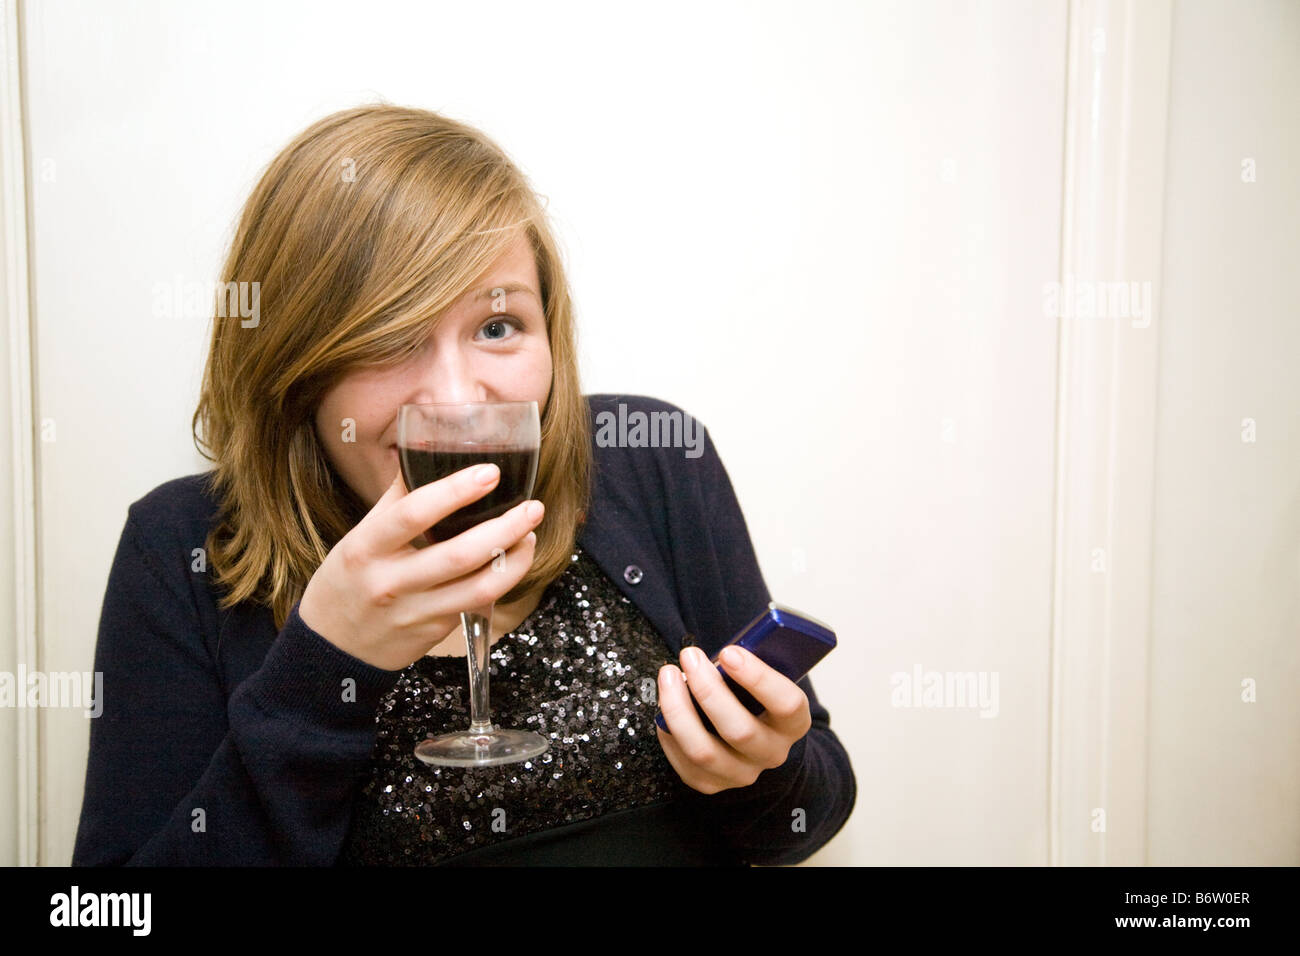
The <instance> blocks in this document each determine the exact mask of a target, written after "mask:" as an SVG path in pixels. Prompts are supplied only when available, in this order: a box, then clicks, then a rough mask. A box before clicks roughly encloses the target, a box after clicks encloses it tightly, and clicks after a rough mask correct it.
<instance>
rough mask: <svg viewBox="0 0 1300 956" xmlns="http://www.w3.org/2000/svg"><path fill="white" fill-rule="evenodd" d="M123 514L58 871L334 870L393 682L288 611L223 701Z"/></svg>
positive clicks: (165, 575) (155, 535) (183, 591)
mask: <svg viewBox="0 0 1300 956" xmlns="http://www.w3.org/2000/svg"><path fill="white" fill-rule="evenodd" d="M137 504H138V503H137ZM135 508H136V506H134V505H133V506H132V511H131V512H129V513H128V517H127V521H126V526H125V528H124V530H123V533H122V538H121V540H120V542H119V544H118V548H117V552H116V556H115V557H114V561H113V565H112V569H111V571H110V573H109V580H108V587H107V591H106V595H105V598H104V604H103V609H102V612H101V616H100V623H99V634H98V643H97V645H96V649H95V670H96V671H98V672H100V673H101V674H102V675H103V685H102V697H103V710H102V713H101V714H100V715H99V716H98V717H97V718H95V719H94V720H93V722H92V725H91V732H90V753H89V759H88V762H87V769H86V789H85V796H84V799H83V803H82V809H81V819H80V824H79V827H78V830H77V839H76V844H75V847H74V851H73V858H72V862H73V865H119V864H131V865H205V866H213V865H225V866H233V865H248V864H254V865H265V864H296V865H329V864H332V863H334V862H335V860H336V859H337V857H338V854H339V852H340V851H341V848H342V846H343V841H344V839H345V837H346V835H347V830H348V827H349V825H350V822H351V812H352V805H353V802H354V798H355V795H356V793H357V790H358V787H359V780H360V774H361V773H362V772H363V770H364V768H365V767H366V765H367V761H368V759H369V757H370V754H371V750H372V749H373V746H374V741H375V734H376V724H375V713H376V710H377V708H378V706H379V703H380V701H381V700H382V697H383V695H384V694H385V693H386V692H387V691H388V690H390V689H391V688H392V686H393V685H394V684H395V683H396V680H397V676H398V674H397V672H392V671H385V670H381V669H379V668H376V667H373V666H371V665H369V664H367V663H365V662H363V661H360V660H357V659H356V658H354V657H352V656H351V655H349V654H347V653H345V652H344V651H342V650H340V649H339V648H337V647H335V646H334V645H333V644H330V643H329V642H328V641H326V640H325V639H324V638H323V637H321V636H320V635H319V634H317V633H316V632H315V631H313V630H311V629H310V628H308V627H307V626H306V624H304V623H303V621H302V618H301V617H300V616H299V614H298V608H297V606H296V605H295V607H294V609H293V611H292V613H291V614H290V616H289V619H288V620H287V621H286V623H285V626H284V628H283V630H282V631H281V632H280V633H279V634H278V635H277V636H276V638H275V640H274V642H273V643H272V645H271V647H270V650H269V651H268V653H267V655H266V658H265V659H264V662H263V664H262V666H261V667H260V668H259V669H258V670H257V671H255V672H254V673H253V674H251V675H250V676H249V677H248V678H247V679H246V680H244V681H243V682H242V683H241V684H239V686H238V687H237V688H235V690H234V691H233V693H231V694H230V695H229V696H228V697H227V694H226V692H225V690H224V689H223V686H222V682H221V680H220V675H219V673H218V669H217V667H216V666H215V664H214V662H213V660H212V658H211V656H210V654H209V653H208V650H207V648H206V646H205V643H204V641H203V639H202V629H201V626H200V623H199V621H200V618H199V614H198V610H197V606H196V603H195V598H194V596H193V594H192V593H191V591H190V588H189V585H188V583H187V582H186V581H184V580H183V579H182V576H183V574H184V570H183V569H184V565H183V564H181V565H179V566H178V564H177V562H175V561H169V560H166V559H165V554H166V548H167V544H168V543H169V539H168V538H167V537H166V535H167V530H166V528H165V527H162V528H160V527H157V524H158V523H157V522H156V521H155V522H149V523H145V522H143V521H142V520H139V519H138V516H137V515H136V513H135ZM178 547H179V546H178ZM176 553H177V554H180V553H182V552H181V551H179V550H178V551H177V552H176ZM236 638H237V635H231V636H228V639H236Z"/></svg>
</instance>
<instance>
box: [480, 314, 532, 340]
mask: <svg viewBox="0 0 1300 956" xmlns="http://www.w3.org/2000/svg"><path fill="white" fill-rule="evenodd" d="M512 328H513V329H514V330H515V331H516V332H522V331H523V325H521V324H520V322H519V320H518V319H514V318H500V319H492V320H491V321H490V322H488V323H486V324H485V325H484V326H483V328H481V329H480V330H479V331H480V332H482V333H484V334H485V336H486V338H488V339H490V340H492V341H497V342H500V341H503V340H504V339H508V338H511V337H512V336H511V335H510V334H509V333H510V329H512Z"/></svg>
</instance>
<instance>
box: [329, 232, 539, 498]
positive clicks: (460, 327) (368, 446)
mask: <svg viewBox="0 0 1300 956" xmlns="http://www.w3.org/2000/svg"><path fill="white" fill-rule="evenodd" d="M495 289H500V290H503V291H502V292H500V293H498V294H497V295H495V296H494V295H493V290H495ZM550 393H551V348H550V341H549V339H548V338H547V334H546V317H545V314H544V313H543V311H542V300H541V286H540V283H539V282H538V279H537V264H536V262H535V260H534V258H533V252H532V248H531V246H530V245H529V243H528V240H527V238H526V237H525V236H524V235H523V234H522V233H521V234H520V236H519V238H518V240H517V241H516V242H515V245H514V246H513V248H511V249H510V250H509V251H508V252H507V253H506V254H505V255H503V256H502V257H501V258H500V259H498V260H497V261H496V262H495V263H493V265H492V268H490V269H488V271H487V272H486V273H484V274H483V276H482V277H481V279H480V281H479V282H476V283H474V285H473V287H472V288H471V289H470V290H469V291H468V292H466V293H465V294H464V295H463V296H462V297H461V298H460V299H459V300H457V301H456V302H455V303H454V304H453V305H452V307H451V308H450V309H449V310H448V311H447V312H446V314H445V315H444V316H443V317H442V320H441V321H440V322H439V323H438V326H437V328H436V329H434V330H433V331H432V332H431V333H430V335H429V339H428V341H427V342H426V343H425V345H424V347H423V348H422V349H421V350H420V351H419V352H418V353H416V354H415V355H414V356H412V357H411V358H410V359H408V360H406V361H405V362H404V363H403V364H401V365H397V366H390V367H385V368H382V369H362V370H359V371H356V372H353V373H351V374H349V375H347V376H345V377H344V378H343V379H342V380H341V381H339V382H338V383H337V384H336V385H335V386H334V387H333V388H332V389H330V391H329V392H327V393H326V395H325V397H324V399H323V400H322V401H321V404H320V407H319V408H318V409H317V410H316V433H317V435H318V436H319V438H320V442H321V445H322V447H323V448H324V449H325V453H326V454H327V455H328V456H329V459H330V462H331V463H332V464H333V465H334V468H335V469H336V470H337V471H338V473H339V474H340V475H341V476H342V477H343V480H344V481H346V482H347V483H348V485H349V486H350V487H351V488H352V490H353V491H354V492H355V493H356V494H357V496H358V497H360V498H361V499H362V500H363V501H364V502H365V503H366V507H367V508H370V507H373V506H374V504H375V502H376V501H378V500H379V499H380V497H382V496H383V493H384V491H385V490H386V489H387V488H388V486H389V485H390V484H392V482H393V478H394V476H395V475H396V474H397V470H398V463H397V411H398V409H399V408H401V406H402V405H403V404H406V403H412V404H422V403H428V402H515V401H535V402H537V408H538V411H539V412H540V411H542V410H543V409H545V408H546V399H547V397H548V396H549V395H550ZM344 419H352V421H353V422H355V425H354V426H352V427H351V428H349V427H348V426H347V425H346V423H345V422H344ZM345 438H347V439H349V440H346V441H345Z"/></svg>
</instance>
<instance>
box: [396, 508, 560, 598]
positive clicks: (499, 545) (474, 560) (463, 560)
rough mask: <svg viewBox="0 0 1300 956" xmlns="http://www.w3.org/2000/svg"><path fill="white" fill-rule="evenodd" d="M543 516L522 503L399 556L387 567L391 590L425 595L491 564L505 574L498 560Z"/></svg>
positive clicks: (543, 514) (538, 522) (537, 523)
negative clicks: (440, 584)
mask: <svg viewBox="0 0 1300 956" xmlns="http://www.w3.org/2000/svg"><path fill="white" fill-rule="evenodd" d="M545 514H546V508H545V506H544V505H543V504H542V503H541V502H540V501H537V502H532V501H524V502H521V503H519V504H518V505H516V506H515V507H513V508H511V509H510V510H509V511H507V512H506V513H505V514H503V515H498V516H497V517H495V518H492V519H491V520H488V521H483V522H480V523H479V524H477V525H475V526H474V527H472V528H470V529H468V530H467V531H462V532H461V533H460V534H458V535H456V537H454V538H451V539H450V540H448V541H440V542H439V543H438V544H435V545H430V546H429V547H427V548H420V549H418V550H416V551H414V552H413V553H410V554H405V555H402V556H400V557H399V558H398V559H397V560H395V561H393V562H391V563H390V564H389V565H388V568H389V570H388V574H389V581H390V587H391V588H392V590H393V593H394V594H412V593H415V592H418V591H424V590H427V589H428V588H429V587H430V584H431V583H432V582H439V581H446V582H455V580H456V579H457V578H462V577H465V576H467V575H471V574H473V573H474V572H476V571H478V570H479V569H480V568H482V567H483V566H484V565H485V564H487V563H488V562H492V570H494V571H495V572H497V573H501V572H502V571H504V570H507V569H506V568H505V566H504V563H503V562H502V561H501V558H502V557H503V556H504V555H505V553H506V552H507V551H509V550H510V549H511V548H513V547H514V546H515V545H517V544H518V543H519V542H520V541H522V540H523V539H524V537H525V536H526V535H527V534H528V533H529V532H530V531H532V530H533V529H534V528H536V527H537V526H538V525H539V524H540V523H541V520H542V518H543V517H544V516H545ZM525 570H527V569H525ZM521 576H522V575H521ZM506 590H509V589H508V588H507V589H506ZM502 593H504V591H503V592H502ZM475 607H477V605H475Z"/></svg>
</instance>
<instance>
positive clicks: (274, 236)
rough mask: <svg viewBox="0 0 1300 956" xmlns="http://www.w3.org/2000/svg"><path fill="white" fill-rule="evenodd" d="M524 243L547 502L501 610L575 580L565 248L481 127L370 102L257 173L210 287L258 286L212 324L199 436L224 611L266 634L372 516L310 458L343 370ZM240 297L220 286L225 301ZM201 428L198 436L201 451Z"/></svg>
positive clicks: (409, 332) (572, 368)
mask: <svg viewBox="0 0 1300 956" xmlns="http://www.w3.org/2000/svg"><path fill="white" fill-rule="evenodd" d="M521 227H522V228H523V229H524V231H525V234H526V235H527V237H528V240H529V242H530V244H531V246H532V249H533V252H534V254H535V256H536V262H537V274H538V278H539V280H540V282H541V290H540V291H541V295H542V303H543V307H544V310H545V315H546V329H547V336H548V338H549V341H550V349H551V360H552V366H553V369H554V371H553V378H552V382H551V391H550V396H549V398H548V400H547V403H546V407H545V409H543V410H542V415H541V425H542V433H541V450H540V457H539V461H538V468H537V485H536V488H535V489H534V492H533V496H534V497H535V498H538V499H540V500H541V501H542V502H543V503H544V504H545V505H546V520H545V521H543V522H542V524H541V525H540V526H539V527H538V528H537V544H536V550H535V557H534V561H533V566H532V568H531V570H529V572H528V573H527V574H526V575H525V576H524V578H523V580H522V581H520V582H519V584H518V585H516V586H515V588H514V589H513V590H512V591H510V592H509V593H508V594H506V595H504V596H503V597H502V598H501V602H500V603H509V602H510V601H513V600H515V599H517V598H518V597H520V596H522V595H523V594H524V593H526V592H528V591H530V590H532V589H533V588H534V587H535V586H538V585H541V584H545V583H549V582H551V581H553V580H554V579H555V578H556V577H558V576H559V575H560V573H561V572H562V571H563V569H564V568H565V567H566V566H567V565H568V564H569V555H570V553H571V552H572V550H573V546H574V543H575V541H576V538H577V533H578V528H579V527H580V525H581V523H582V521H583V520H584V518H585V510H586V508H587V504H588V498H589V494H590V475H591V467H592V465H591V455H592V453H591V424H590V420H589V413H588V408H587V402H586V400H585V399H584V398H583V396H582V392H581V389H580V387H579V383H578V367H577V345H576V331H575V328H574V315H573V306H572V302H571V299H570V295H569V288H568V281H567V279H566V277H565V274H564V270H563V264H562V261H561V257H560V253H559V249H558V246H557V244H556V242H555V238H554V236H553V235H552V232H551V230H550V227H549V224H548V222H547V219H546V213H545V211H544V209H543V206H542V204H541V203H540V202H539V201H538V198H537V196H536V194H535V193H534V191H533V190H532V188H531V187H530V185H529V183H528V181H527V179H526V178H525V176H524V175H523V174H522V173H521V172H520V171H519V170H518V169H517V168H516V167H515V166H514V164H513V163H512V162H511V161H510V160H509V158H508V157H507V156H506V154H505V152H504V151H503V150H502V149H501V148H500V147H499V146H497V145H496V144H495V143H494V142H492V141H491V140H490V139H488V137H486V136H485V135H484V134H483V133H481V132H480V131H478V130H476V129H474V128H472V127H470V126H466V125H464V124H462V123H459V122H457V121H455V120H452V119H448V118H446V117H444V116H440V115H439V114H437V113H432V112H429V111H427V110H419V109H408V108H403V107H397V106H391V105H386V104H385V105H378V106H362V107H357V108H354V109H348V110H343V111H341V112H338V113H334V114H333V115H331V116H327V117H325V118H324V119H322V120H320V121H318V122H316V123H314V124H313V125H312V126H310V127H308V128H307V129H306V130H304V131H303V132H302V133H301V134H300V135H299V136H298V137H297V138H296V139H294V140H293V142H291V143H290V144H289V145H288V146H287V147H286V148H285V149H284V150H283V151H282V152H281V153H280V154H279V155H278V156H276V157H275V159H273V160H272V161H271V164H270V165H269V167H268V168H267V169H266V172H265V173H264V174H263V175H262V178H261V180H260V181H259V182H258V184H257V186H256V188H254V190H253V193H252V195H251V196H250V197H249V199H248V202H247V203H246V204H245V206H244V209H243V211H242V213H241V215H240V218H239V222H238V226H237V229H236V232H235V237H234V240H233V242H232V244H231V248H230V253H229V256H228V257H227V259H226V262H225V265H224V267H223V271H222V274H221V280H220V281H221V283H222V285H223V287H224V286H225V284H226V283H240V282H248V283H252V282H258V283H259V284H260V286H259V298H258V299H257V300H256V301H257V302H258V307H259V314H258V319H257V321H256V323H255V324H253V325H252V326H251V327H246V324H247V323H246V319H241V316H240V315H239V314H238V312H239V310H234V311H235V314H234V315H232V316H230V317H228V318H225V317H222V316H225V315H226V314H227V310H225V309H218V310H217V316H218V317H216V318H214V319H213V327H212V342H211V346H210V349H209V352H208V358H207V363H206V366H205V368H204V373H203V384H202V387H201V391H200V395H199V403H198V407H197V409H196V410H195V412H194V418H193V422H192V428H193V433H194V441H195V445H196V447H198V449H199V452H200V454H202V455H203V456H204V457H205V458H207V459H209V460H210V461H212V462H214V463H215V466H214V468H213V469H212V470H211V472H209V479H208V481H209V488H210V490H211V492H212V494H213V495H214V496H215V497H216V499H217V501H218V502H219V510H218V515H217V519H216V521H214V524H213V527H212V529H211V531H210V533H209V535H208V539H207V542H206V544H207V551H208V560H209V563H210V566H211V568H212V571H213V581H214V582H215V584H216V585H217V587H218V588H219V589H220V590H221V591H222V592H223V594H222V596H221V598H220V606H221V607H222V608H228V607H231V606H233V605H235V604H238V603H240V602H242V601H246V600H253V601H255V602H257V603H260V604H263V605H266V606H268V607H270V608H271V609H272V612H273V615H274V619H275V626H276V629H277V630H279V629H280V628H282V627H283V626H284V622H285V620H286V619H287V618H288V616H289V612H290V610H291V609H292V608H293V605H294V604H295V603H296V602H297V601H298V599H299V598H301V596H302V592H303V590H304V589H305V588H306V586H307V582H308V581H309V580H310V579H311V576H312V574H313V573H314V572H315V570H316V568H317V567H319V566H320V563H321V562H322V561H323V560H324V559H325V555H326V554H327V553H328V552H329V550H330V549H331V548H332V547H333V546H334V545H335V544H336V543H337V542H338V541H339V539H340V538H342V537H343V535H345V534H346V533H347V532H348V531H349V530H351V529H352V527H353V526H354V525H355V524H356V523H357V522H358V521H359V520H360V519H361V518H362V517H363V516H364V515H365V513H366V511H367V510H368V509H367V506H366V505H365V504H364V503H363V502H362V501H361V500H360V499H359V498H358V497H357V495H356V494H355V493H354V492H353V491H352V490H351V489H350V488H349V487H348V486H347V484H346V483H345V482H344V481H343V480H342V479H341V478H340V477H339V475H338V474H337V472H336V471H335V469H334V468H333V466H332V465H331V464H330V462H329V460H328V459H327V457H326V455H325V453H324V450H323V449H322V447H321V445H320V443H319V441H318V438H317V435H316V431H315V427H314V416H315V412H316V409H317V406H318V405H319V403H320V401H321V399H322V397H323V396H324V395H325V393H326V392H327V391H328V390H329V389H330V388H331V387H332V386H333V385H334V384H335V383H336V382H337V381H339V379H340V378H342V377H343V376H344V375H346V374H347V373H348V372H350V371H352V370H355V369H358V368H362V367H375V366H382V365H385V364H389V363H397V362H400V361H402V360H403V359H404V358H406V357H409V356H410V355H412V354H414V353H415V352H416V351H417V350H418V349H419V347H420V346H421V345H422V344H423V343H424V342H426V341H427V338H428V335H429V331H430V328H431V325H430V317H431V316H440V315H441V314H442V313H443V312H444V311H445V310H446V309H447V308H448V307H449V306H451V304H452V303H453V302H455V301H456V300H457V299H459V298H460V297H461V296H462V295H463V294H464V293H465V292H466V291H467V290H468V289H469V288H470V287H471V284H472V283H473V282H475V281H476V280H477V279H478V278H479V277H480V276H481V275H482V273H483V272H484V271H486V270H487V269H488V268H489V267H490V266H491V265H492V264H493V263H494V262H495V261H496V260H497V259H499V258H500V257H501V256H502V254H503V253H505V252H506V251H507V250H508V249H509V248H510V246H511V244H512V243H513V242H514V241H515V240H516V239H517V238H518V235H519V229H520V228H521ZM235 287H236V286H228V288H235ZM200 431H201V433H202V434H201V435H200Z"/></svg>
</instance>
